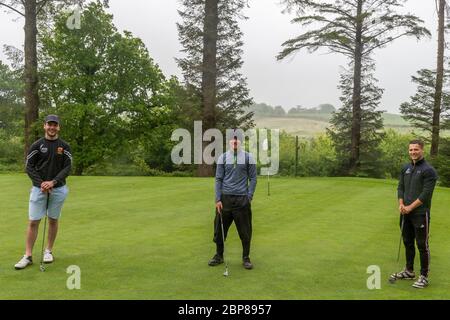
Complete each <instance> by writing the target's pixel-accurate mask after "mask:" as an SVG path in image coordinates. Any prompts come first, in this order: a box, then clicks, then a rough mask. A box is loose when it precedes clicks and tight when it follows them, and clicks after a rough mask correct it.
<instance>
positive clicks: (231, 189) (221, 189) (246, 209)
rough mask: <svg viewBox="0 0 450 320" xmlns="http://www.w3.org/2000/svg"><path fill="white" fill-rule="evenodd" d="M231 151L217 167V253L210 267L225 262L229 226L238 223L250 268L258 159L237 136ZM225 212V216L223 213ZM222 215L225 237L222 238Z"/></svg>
mask: <svg viewBox="0 0 450 320" xmlns="http://www.w3.org/2000/svg"><path fill="white" fill-rule="evenodd" d="M229 145H230V150H228V151H227V152H225V153H224V154H222V155H221V156H220V157H219V159H218V161H217V168H216V184H215V193H216V217H215V220H214V242H215V243H216V250H217V251H216V254H215V255H214V257H213V258H212V259H211V260H210V261H209V263H208V264H209V265H210V266H217V265H219V264H221V263H223V261H224V260H223V252H224V243H223V238H226V237H227V233H228V229H229V228H230V226H231V224H232V223H233V221H234V223H235V225H236V229H237V231H238V233H239V237H240V239H241V242H242V249H243V252H242V261H243V266H244V268H246V269H252V268H253V265H252V263H251V261H250V241H251V237H252V210H251V201H252V199H253V194H254V192H255V188H256V162H255V160H254V159H253V156H252V155H251V154H250V153H248V152H245V151H244V150H242V149H241V141H240V140H239V139H238V137H237V136H234V137H233V138H232V139H231V140H230V141H229ZM220 215H221V216H220ZM221 218H222V221H223V230H224V237H222V228H221V225H220V224H221Z"/></svg>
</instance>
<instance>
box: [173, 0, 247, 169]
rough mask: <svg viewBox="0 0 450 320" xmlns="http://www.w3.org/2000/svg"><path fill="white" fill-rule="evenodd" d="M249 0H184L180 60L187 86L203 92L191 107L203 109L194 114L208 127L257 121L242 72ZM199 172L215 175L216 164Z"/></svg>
mask: <svg viewBox="0 0 450 320" xmlns="http://www.w3.org/2000/svg"><path fill="white" fill-rule="evenodd" d="M246 4H247V1H246V0H226V1H225V0H182V9H181V10H179V14H180V16H181V18H182V22H181V23H178V24H177V27H178V33H179V39H180V42H181V45H182V46H183V50H182V52H183V53H184V57H182V58H179V59H176V60H177V63H178V66H179V67H180V68H181V70H182V72H183V76H184V82H185V84H186V87H187V88H188V89H189V92H191V93H192V94H193V96H194V97H197V101H198V103H197V105H192V103H190V104H189V106H190V107H196V108H198V109H199V112H197V113H195V112H191V114H194V115H195V114H197V116H201V120H202V121H203V130H204V131H205V130H207V129H209V128H218V129H221V130H225V129H227V128H237V127H239V128H243V129H247V128H249V127H252V126H253V120H252V117H253V114H252V113H249V112H248V107H249V106H250V105H251V104H252V99H251V97H250V93H249V89H248V87H247V80H246V78H245V77H244V76H243V75H242V73H241V72H240V70H241V67H242V65H243V60H242V54H243V50H242V46H243V41H242V36H243V33H242V31H241V30H240V28H239V21H240V20H242V19H246V17H245V16H244V15H243V14H242V11H243V9H244V7H245V6H246ZM194 100H195V99H194ZM191 102H192V100H191ZM193 120H199V119H193ZM198 174H199V175H201V176H205V175H206V176H207V175H211V174H212V167H211V166H207V165H201V166H200V167H199V170H198Z"/></svg>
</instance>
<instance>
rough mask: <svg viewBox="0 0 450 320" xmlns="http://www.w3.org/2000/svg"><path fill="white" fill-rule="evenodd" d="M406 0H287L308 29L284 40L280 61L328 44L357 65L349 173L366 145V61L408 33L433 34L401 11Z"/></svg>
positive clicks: (412, 17) (296, 21) (305, 28)
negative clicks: (364, 83)
mask: <svg viewBox="0 0 450 320" xmlns="http://www.w3.org/2000/svg"><path fill="white" fill-rule="evenodd" d="M405 1H406V0H388V1H387V0H314V1H313V0H285V1H283V2H284V3H286V4H287V6H288V8H291V9H292V8H295V9H297V14H298V17H297V18H295V19H294V20H293V23H298V24H300V25H301V26H302V28H303V31H304V32H303V33H302V34H300V35H299V36H298V37H295V38H293V39H290V40H288V41H286V42H285V43H283V47H284V49H283V50H282V52H280V54H279V55H278V59H280V60H281V59H284V58H286V57H287V56H289V55H291V54H294V53H296V52H298V51H299V50H302V49H307V50H308V51H309V52H314V51H316V50H318V49H320V48H324V49H326V50H328V51H329V52H332V53H339V54H343V55H345V56H346V57H348V58H349V60H350V63H351V64H352V65H353V81H352V85H353V88H352V123H351V136H350V140H351V150H350V152H349V161H348V168H347V174H349V175H353V174H356V172H357V171H358V167H359V165H360V161H361V157H360V151H361V150H360V149H361V143H362V140H361V139H362V134H363V132H362V126H361V124H362V121H363V118H362V117H363V114H362V112H363V111H362V107H361V106H362V69H363V60H364V59H366V58H368V57H370V55H371V53H372V52H374V50H376V49H379V48H383V47H385V46H386V45H388V44H389V43H391V42H393V41H395V40H396V39H398V38H401V37H404V36H412V37H415V38H416V39H420V38H421V37H423V36H425V35H429V34H430V33H429V31H428V30H427V29H425V28H424V27H423V26H422V23H423V21H422V20H420V19H419V18H417V17H416V16H414V15H411V14H401V13H398V12H397V11H398V9H399V8H401V7H402V5H403V3H404V2H405Z"/></svg>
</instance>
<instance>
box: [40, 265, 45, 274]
mask: <svg viewBox="0 0 450 320" xmlns="http://www.w3.org/2000/svg"><path fill="white" fill-rule="evenodd" d="M39 270H41V272H44V271H45V267H44V265H43V264H42V263H41V265H40V266H39Z"/></svg>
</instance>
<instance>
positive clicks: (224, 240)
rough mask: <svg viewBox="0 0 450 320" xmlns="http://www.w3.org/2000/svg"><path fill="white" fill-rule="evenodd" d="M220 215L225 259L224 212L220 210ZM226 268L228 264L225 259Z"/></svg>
mask: <svg viewBox="0 0 450 320" xmlns="http://www.w3.org/2000/svg"><path fill="white" fill-rule="evenodd" d="M219 216H220V226H221V227H222V241H223V260H224V261H225V232H224V230H223V219H222V212H221V211H219ZM225 268H226V270H228V264H227V263H226V261H225Z"/></svg>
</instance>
